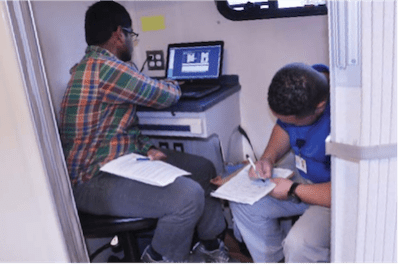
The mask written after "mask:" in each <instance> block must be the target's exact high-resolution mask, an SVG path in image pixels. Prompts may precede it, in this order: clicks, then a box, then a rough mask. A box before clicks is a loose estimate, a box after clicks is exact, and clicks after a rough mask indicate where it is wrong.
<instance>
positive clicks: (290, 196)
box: [288, 182, 301, 203]
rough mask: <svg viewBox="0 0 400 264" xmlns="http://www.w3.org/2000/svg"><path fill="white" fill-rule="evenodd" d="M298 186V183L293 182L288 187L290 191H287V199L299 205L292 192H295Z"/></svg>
mask: <svg viewBox="0 0 400 264" xmlns="http://www.w3.org/2000/svg"><path fill="white" fill-rule="evenodd" d="M299 185H300V183H298V182H294V183H293V184H292V186H290V189H289V191H288V198H289V200H291V201H292V202H294V203H300V202H301V200H300V198H299V197H298V196H297V195H296V193H295V192H294V191H295V190H296V188H297V186H299Z"/></svg>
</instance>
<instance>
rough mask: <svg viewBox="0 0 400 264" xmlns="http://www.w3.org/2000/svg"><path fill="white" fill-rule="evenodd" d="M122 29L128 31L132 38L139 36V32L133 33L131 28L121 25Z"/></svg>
mask: <svg viewBox="0 0 400 264" xmlns="http://www.w3.org/2000/svg"><path fill="white" fill-rule="evenodd" d="M122 30H124V31H125V32H126V33H129V35H131V37H132V39H133V40H135V39H136V38H137V37H139V34H138V33H135V32H134V31H133V30H132V29H131V28H126V27H122Z"/></svg>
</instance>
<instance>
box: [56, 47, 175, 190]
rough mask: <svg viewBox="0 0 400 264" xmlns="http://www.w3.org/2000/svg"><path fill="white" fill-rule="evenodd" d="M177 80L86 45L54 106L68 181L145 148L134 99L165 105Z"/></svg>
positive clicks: (84, 178) (170, 100)
mask: <svg viewBox="0 0 400 264" xmlns="http://www.w3.org/2000/svg"><path fill="white" fill-rule="evenodd" d="M180 95H181V92H180V89H179V87H178V86H175V85H173V84H170V83H166V82H163V81H157V80H154V79H151V78H149V77H147V76H146V75H143V74H141V73H139V72H138V70H137V69H136V68H134V67H132V66H131V65H130V64H128V63H125V62H123V61H121V60H119V59H118V58H117V57H116V56H114V55H113V54H111V53H110V52H109V51H107V50H106V49H102V48H100V47H97V46H89V47H88V48H87V49H86V54H85V56H84V57H83V59H82V60H81V62H80V63H78V64H77V65H75V66H74V67H73V68H72V69H71V79H70V81H69V83H68V86H67V90H66V92H65V95H64V98H63V101H62V104H61V112H60V134H61V141H62V143H63V148H64V153H65V158H66V163H67V167H68V171H69V174H70V178H71V181H72V184H73V185H75V184H78V183H81V182H86V181H88V180H90V179H91V178H92V177H93V175H95V174H96V173H97V172H98V171H99V169H100V166H102V165H103V164H105V163H107V162H109V161H111V160H113V159H115V158H117V157H119V156H122V155H124V154H127V153H131V152H136V153H142V154H145V153H146V152H147V151H148V149H149V148H150V146H151V145H150V143H149V142H148V138H147V137H144V136H142V135H141V133H140V131H139V130H138V128H137V124H138V118H137V115H136V105H144V106H149V107H153V108H157V109H160V108H165V107H168V106H170V105H172V104H175V103H176V102H177V101H178V99H179V97H180Z"/></svg>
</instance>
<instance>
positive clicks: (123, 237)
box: [79, 212, 157, 262]
mask: <svg viewBox="0 0 400 264" xmlns="http://www.w3.org/2000/svg"><path fill="white" fill-rule="evenodd" d="M79 218H80V222H81V226H82V231H83V235H84V236H85V237H86V238H100V237H114V236H117V237H118V246H120V247H122V250H123V252H124V258H123V259H122V260H119V259H118V258H117V257H114V258H110V259H109V261H110V262H140V249H139V245H138V238H139V237H140V236H141V235H143V234H145V233H148V232H149V231H152V230H154V229H155V227H156V225H157V219H153V218H137V217H114V216H106V215H100V216H99V215H93V214H88V213H83V212H79ZM111 246H112V245H111V243H109V244H107V245H104V246H103V247H101V248H99V249H97V250H96V251H95V252H93V253H92V254H91V255H90V256H89V257H90V261H92V260H93V259H94V258H95V257H96V256H97V255H98V254H100V253H101V252H102V251H103V250H105V249H107V248H109V247H111Z"/></svg>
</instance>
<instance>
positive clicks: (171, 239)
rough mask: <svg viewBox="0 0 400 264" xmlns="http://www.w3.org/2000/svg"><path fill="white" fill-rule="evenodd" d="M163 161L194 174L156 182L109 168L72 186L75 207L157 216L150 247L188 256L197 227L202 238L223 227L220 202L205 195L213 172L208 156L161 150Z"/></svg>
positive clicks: (174, 257)
mask: <svg viewBox="0 0 400 264" xmlns="http://www.w3.org/2000/svg"><path fill="white" fill-rule="evenodd" d="M163 152H165V153H166V154H167V156H168V159H167V162H168V163H170V164H172V165H175V166H177V167H179V168H181V169H183V170H186V171H189V172H191V173H192V175H190V176H185V177H178V178H177V179H176V180H175V181H174V182H173V183H171V184H169V185H167V186H165V187H157V186H152V185H148V184H144V183H141V182H137V181H134V180H130V179H126V178H123V177H118V176H115V175H112V174H108V173H99V174H98V175H96V176H95V177H93V178H92V179H91V180H90V181H89V182H87V183H83V184H80V185H78V186H75V187H74V188H73V191H74V196H75V202H76V205H77V207H78V209H79V210H81V211H84V212H88V213H93V214H106V215H115V216H134V217H145V218H158V224H157V228H156V230H155V233H154V236H153V240H152V242H151V243H152V246H153V248H154V249H155V250H156V251H157V252H159V253H160V254H161V255H163V256H165V257H167V258H169V259H172V260H174V261H179V262H180V261H183V260H185V259H186V258H187V256H188V254H189V250H190V246H191V243H192V237H193V233H194V230H195V228H197V233H198V236H199V238H200V239H204V240H208V239H215V238H216V237H217V236H218V235H219V234H221V233H222V232H223V231H224V229H225V227H226V226H225V220H224V216H223V213H222V207H221V204H220V202H219V200H217V199H216V198H213V197H211V196H210V195H209V194H210V192H211V190H212V189H213V187H212V185H211V184H210V179H211V178H213V177H215V176H216V173H215V168H214V165H213V164H212V162H210V161H209V160H207V159H205V158H203V157H199V156H195V155H191V154H187V153H181V152H173V151H168V150H163Z"/></svg>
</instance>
